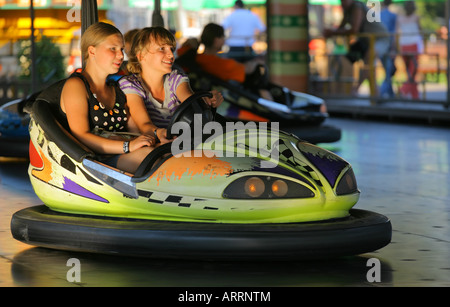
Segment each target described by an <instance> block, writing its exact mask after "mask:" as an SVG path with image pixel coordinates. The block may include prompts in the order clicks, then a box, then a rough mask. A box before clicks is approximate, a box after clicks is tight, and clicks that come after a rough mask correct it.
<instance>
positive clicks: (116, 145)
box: [61, 78, 152, 154]
mask: <svg viewBox="0 0 450 307" xmlns="http://www.w3.org/2000/svg"><path fill="white" fill-rule="evenodd" d="M87 100H88V93H87V91H86V87H85V85H84V83H83V81H82V80H80V79H79V78H69V79H68V80H67V81H66V83H65V85H64V88H63V90H62V93H61V109H62V110H63V111H64V112H65V113H66V116H67V121H68V123H69V127H70V130H71V133H72V134H73V135H74V136H75V137H76V138H77V139H78V140H80V141H81V142H82V143H83V144H85V145H86V146H88V147H89V148H91V149H92V150H93V151H94V152H96V153H98V154H122V153H124V146H123V143H124V142H123V141H119V140H112V139H107V138H104V137H101V136H98V135H95V134H93V133H92V132H91V131H90V126H89V106H88V101H87ZM151 145H152V144H151V140H149V139H148V138H144V137H139V138H136V139H135V140H133V141H131V142H130V146H129V149H130V151H134V150H136V149H138V148H140V147H143V146H151Z"/></svg>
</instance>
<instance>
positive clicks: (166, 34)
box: [127, 27, 177, 74]
mask: <svg viewBox="0 0 450 307" xmlns="http://www.w3.org/2000/svg"><path fill="white" fill-rule="evenodd" d="M152 42H155V43H158V44H161V45H169V46H171V47H172V48H173V50H175V48H176V46H177V42H176V40H175V37H174V36H173V34H172V33H171V32H170V31H169V30H167V29H166V28H164V27H147V28H143V29H141V30H139V32H138V33H136V35H135V36H134V38H133V44H132V45H131V50H130V54H129V55H128V65H127V69H128V71H129V72H131V73H135V74H139V73H141V72H142V67H141V64H140V63H139V60H138V55H139V54H140V53H141V52H144V51H146V50H147V46H148V45H149V44H150V43H152Z"/></svg>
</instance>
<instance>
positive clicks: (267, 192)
mask: <svg viewBox="0 0 450 307" xmlns="http://www.w3.org/2000/svg"><path fill="white" fill-rule="evenodd" d="M202 95H204V93H203V94H202V93H200V94H195V95H194V96H192V97H190V98H189V99H188V100H187V101H185V102H184V103H183V104H182V105H181V106H180V107H179V109H178V110H177V111H176V112H175V114H174V116H173V118H172V122H171V123H170V125H169V127H168V131H169V132H172V134H173V135H174V136H177V138H176V139H175V140H174V141H173V142H172V143H169V144H164V145H161V146H159V147H157V148H156V149H155V150H153V151H152V152H151V153H150V154H149V155H148V156H147V157H146V158H145V159H144V161H143V162H142V164H141V165H140V166H139V168H138V169H137V171H136V173H134V174H129V173H124V172H123V171H120V170H118V169H115V168H111V167H109V166H106V165H104V164H102V163H101V162H99V161H98V160H96V155H95V154H94V153H93V152H92V151H90V150H89V149H87V148H86V147H84V146H83V145H81V144H80V143H79V142H78V141H77V140H76V139H75V138H74V137H73V136H71V135H70V133H69V132H68V126H67V122H65V121H64V120H63V119H62V118H61V117H60V116H59V115H58V114H59V113H58V110H57V108H59V99H52V98H49V97H48V96H46V93H45V91H44V93H43V94H42V95H40V97H38V98H37V99H36V100H35V101H34V102H33V104H32V105H31V106H30V107H29V110H28V112H29V113H30V116H31V121H30V127H29V131H30V137H31V145H30V165H29V177H30V180H31V183H32V185H33V188H34V190H35V193H36V194H37V196H38V197H39V198H40V199H41V200H42V202H43V204H41V205H37V206H34V207H30V208H26V209H23V210H21V211H18V212H16V213H15V214H14V215H13V217H12V220H11V232H12V235H13V237H14V238H15V239H17V240H19V241H22V242H25V243H28V244H30V245H35V246H41V247H47V248H54V249H63V250H70V251H77V252H91V253H103V254H115V255H126V256H138V257H150V258H173V259H196V260H252V261H253V260H292V259H296V260H298V259H309V258H314V259H316V258H318V257H324V258H327V257H337V256H343V255H354V254H361V253H365V252H370V251H374V250H377V249H380V248H382V247H383V246H385V245H387V244H388V243H389V242H390V240H391V223H390V220H389V219H388V218H387V217H385V216H383V215H380V214H377V213H374V212H370V211H365V210H359V209H353V206H354V205H355V204H356V203H357V201H358V199H359V194H360V192H359V190H358V188H357V184H356V180H355V176H354V174H353V171H352V167H351V165H350V164H349V163H348V162H346V161H345V160H343V159H341V158H340V157H338V156H336V155H335V154H333V153H331V152H329V151H327V150H324V149H322V148H320V147H317V146H315V145H312V144H310V143H308V142H305V141H302V140H300V139H298V138H297V137H296V136H294V135H291V134H287V133H284V132H282V131H278V130H277V131H274V130H271V129H262V128H261V127H256V128H254V127H250V126H249V128H248V129H234V130H232V131H230V129H224V130H225V131H222V132H220V133H218V132H217V131H215V133H214V134H211V133H210V132H211V131H210V132H209V133H207V132H208V129H207V127H208V125H209V124H211V123H214V122H211V119H212V118H213V115H212V113H211V110H209V109H208V108H206V107H204V104H203V102H202V100H200V99H199V98H200V97H202ZM50 96H52V95H50ZM53 98H54V97H53ZM199 118H200V121H199V120H198V119H199ZM199 122H200V123H201V127H200V128H202V130H201V131H204V132H205V134H204V135H203V136H202V137H201V138H198V137H196V136H197V134H195V135H194V136H192V135H190V134H188V133H187V132H186V133H184V131H195V129H196V127H197V128H198V123H199ZM196 125H197V126H196ZM180 126H181V127H188V128H192V126H194V127H193V128H192V129H187V128H186V129H184V128H183V129H178V130H176V129H174V128H173V127H180ZM215 127H216V128H217V126H215ZM216 130H220V129H216ZM174 131H175V132H176V131H178V133H174ZM180 132H182V133H181V134H180ZM186 135H188V136H186ZM256 138H258V139H259V142H260V144H263V143H264V144H265V145H264V150H259V149H258V148H257V147H256V146H254V144H253V143H252V142H253V141H254V140H255V139H256ZM186 140H188V141H186ZM185 141H186V142H185ZM174 148H176V149H177V150H174Z"/></svg>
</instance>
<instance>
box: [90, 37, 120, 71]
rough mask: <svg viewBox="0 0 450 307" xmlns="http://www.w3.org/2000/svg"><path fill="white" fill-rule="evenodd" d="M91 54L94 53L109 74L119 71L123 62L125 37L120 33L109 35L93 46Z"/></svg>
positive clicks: (95, 58) (96, 59) (99, 63)
mask: <svg viewBox="0 0 450 307" xmlns="http://www.w3.org/2000/svg"><path fill="white" fill-rule="evenodd" d="M89 48H90V55H93V58H94V60H95V62H96V63H97V64H98V65H100V66H101V67H102V68H104V69H105V70H106V71H107V72H108V73H109V74H114V73H117V72H118V71H119V68H120V65H122V62H123V48H124V43H123V38H122V36H121V35H119V34H112V35H110V36H108V37H107V38H106V39H105V40H104V41H102V42H101V43H100V44H98V45H97V46H95V47H94V46H91V47H89Z"/></svg>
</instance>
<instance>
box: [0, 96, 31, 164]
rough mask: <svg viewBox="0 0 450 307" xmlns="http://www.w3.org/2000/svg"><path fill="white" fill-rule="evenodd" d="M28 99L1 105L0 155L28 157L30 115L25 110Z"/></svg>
mask: <svg viewBox="0 0 450 307" xmlns="http://www.w3.org/2000/svg"><path fill="white" fill-rule="evenodd" d="M25 101H26V99H24V100H22V99H16V100H13V101H10V102H8V103H6V104H4V105H2V106H1V107H0V157H17V158H27V157H28V146H29V143H30V135H29V133H28V124H29V121H30V116H29V115H28V114H26V113H24V112H23V104H24V103H25Z"/></svg>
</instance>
